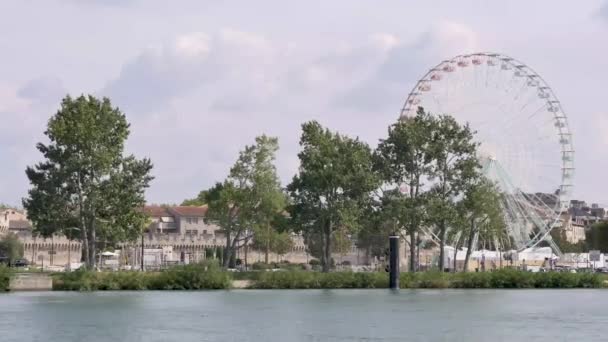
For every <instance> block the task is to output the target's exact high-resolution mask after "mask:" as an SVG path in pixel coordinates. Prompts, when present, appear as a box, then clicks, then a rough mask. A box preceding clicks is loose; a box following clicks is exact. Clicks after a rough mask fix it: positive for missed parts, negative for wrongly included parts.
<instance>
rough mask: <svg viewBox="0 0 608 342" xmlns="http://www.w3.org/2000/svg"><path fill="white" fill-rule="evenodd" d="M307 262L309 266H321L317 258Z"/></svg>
mask: <svg viewBox="0 0 608 342" xmlns="http://www.w3.org/2000/svg"><path fill="white" fill-rule="evenodd" d="M308 264H309V265H310V266H321V261H319V259H310V260H309V261H308Z"/></svg>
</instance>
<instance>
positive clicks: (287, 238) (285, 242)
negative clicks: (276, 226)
mask: <svg viewBox="0 0 608 342" xmlns="http://www.w3.org/2000/svg"><path fill="white" fill-rule="evenodd" d="M293 245H294V243H293V239H292V238H291V234H289V233H288V232H281V233H277V234H276V235H275V237H274V239H273V242H272V245H271V247H270V248H271V249H272V251H273V252H274V253H276V254H277V255H278V256H279V257H281V256H283V255H285V254H287V253H289V251H291V249H292V248H293Z"/></svg>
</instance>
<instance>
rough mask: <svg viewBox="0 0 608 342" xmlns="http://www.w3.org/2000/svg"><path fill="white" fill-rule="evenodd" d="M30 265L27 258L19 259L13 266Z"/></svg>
mask: <svg viewBox="0 0 608 342" xmlns="http://www.w3.org/2000/svg"><path fill="white" fill-rule="evenodd" d="M29 265H30V263H29V262H27V260H25V259H17V260H15V262H13V267H28V266H29Z"/></svg>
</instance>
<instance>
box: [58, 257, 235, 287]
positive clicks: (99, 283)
mask: <svg viewBox="0 0 608 342" xmlns="http://www.w3.org/2000/svg"><path fill="white" fill-rule="evenodd" d="M231 284H232V278H231V277H230V274H229V273H228V272H223V271H221V270H220V268H219V267H218V266H217V264H215V263H204V264H193V265H187V266H176V267H173V268H170V269H168V270H165V271H162V272H135V271H128V272H93V271H87V270H77V271H74V272H70V273H60V274H55V275H54V276H53V289H54V290H63V291H97V290H102V291H103V290H202V289H227V288H230V286H231Z"/></svg>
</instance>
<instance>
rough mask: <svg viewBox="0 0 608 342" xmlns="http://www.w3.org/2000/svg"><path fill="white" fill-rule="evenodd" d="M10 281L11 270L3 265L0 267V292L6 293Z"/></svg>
mask: <svg viewBox="0 0 608 342" xmlns="http://www.w3.org/2000/svg"><path fill="white" fill-rule="evenodd" d="M10 280H11V270H10V269H9V268H8V267H6V266H4V265H0V292H4V291H8V287H9V283H10Z"/></svg>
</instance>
